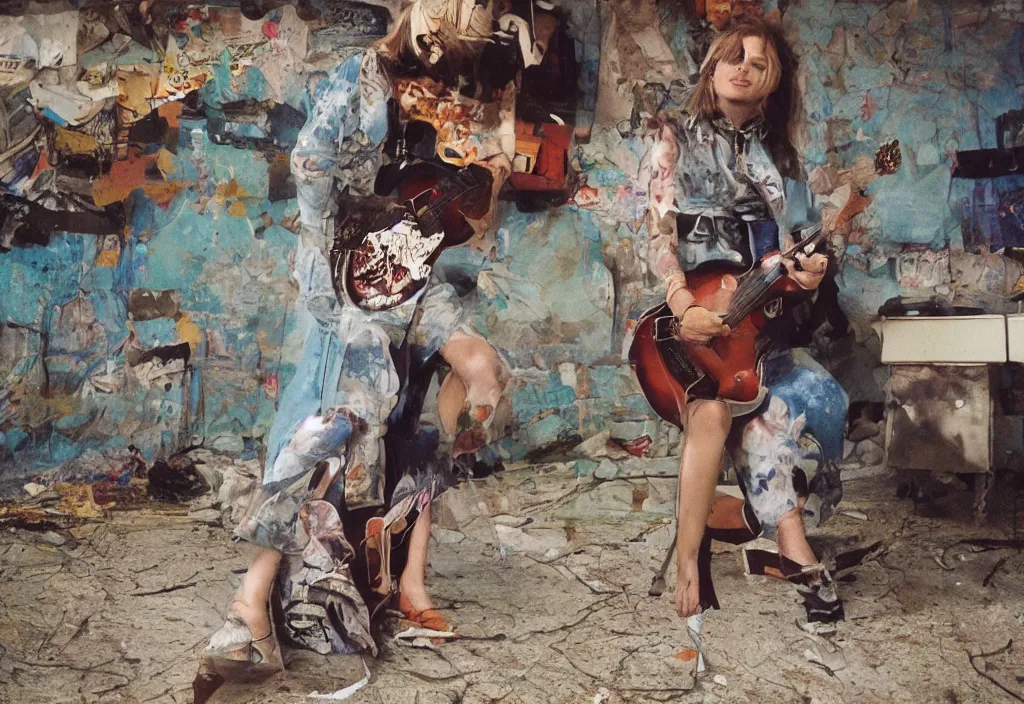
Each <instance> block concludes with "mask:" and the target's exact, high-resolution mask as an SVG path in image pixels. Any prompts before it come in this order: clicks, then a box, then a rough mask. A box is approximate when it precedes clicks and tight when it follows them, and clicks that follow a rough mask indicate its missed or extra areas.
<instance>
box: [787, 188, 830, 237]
mask: <svg viewBox="0 0 1024 704" xmlns="http://www.w3.org/2000/svg"><path fill="white" fill-rule="evenodd" d="M784 181H785V189H786V212H785V215H784V217H783V220H784V222H783V223H782V239H783V242H782V243H781V244H782V245H783V246H784V247H788V246H789V242H790V240H791V238H790V234H789V233H791V232H793V231H794V230H800V229H803V228H805V227H809V226H811V225H816V224H817V223H820V222H821V208H820V207H819V205H818V197H817V196H816V195H814V193H812V192H811V187H810V185H809V184H808V183H807V181H797V180H794V179H790V178H787V179H784Z"/></svg>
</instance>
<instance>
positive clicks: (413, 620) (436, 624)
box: [397, 592, 454, 632]
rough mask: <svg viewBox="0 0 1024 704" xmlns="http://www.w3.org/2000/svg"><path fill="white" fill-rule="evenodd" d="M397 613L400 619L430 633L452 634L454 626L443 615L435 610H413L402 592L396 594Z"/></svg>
mask: <svg viewBox="0 0 1024 704" xmlns="http://www.w3.org/2000/svg"><path fill="white" fill-rule="evenodd" d="M397 597H398V611H399V612H401V614H402V619H403V620H405V621H408V622H409V623H410V624H412V625H415V626H418V627H420V628H426V629H428V630H431V631H441V632H452V630H453V629H454V626H452V623H451V621H449V620H448V617H446V616H445V615H444V614H443V613H441V612H440V611H438V610H437V609H423V610H422V611H419V610H417V609H415V608H413V605H412V602H411V601H409V598H408V597H407V596H406V595H405V594H403V593H402V592H398V594H397Z"/></svg>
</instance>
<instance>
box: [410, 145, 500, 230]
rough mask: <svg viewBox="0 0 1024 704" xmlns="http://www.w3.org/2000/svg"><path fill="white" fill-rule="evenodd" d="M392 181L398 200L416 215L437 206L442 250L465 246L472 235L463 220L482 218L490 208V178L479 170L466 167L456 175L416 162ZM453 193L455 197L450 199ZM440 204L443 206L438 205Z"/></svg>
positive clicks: (432, 165) (486, 173)
mask: <svg viewBox="0 0 1024 704" xmlns="http://www.w3.org/2000/svg"><path fill="white" fill-rule="evenodd" d="M394 178H395V180H396V181H397V182H398V183H397V186H396V189H395V190H396V191H397V194H398V197H399V198H400V199H401V200H403V201H407V202H410V203H412V205H413V210H414V211H415V212H416V213H417V215H419V214H420V213H422V212H424V211H425V210H426V209H435V206H440V207H439V208H437V210H438V212H436V213H435V214H434V215H435V217H436V218H437V221H438V226H439V229H440V230H441V231H442V232H444V242H443V243H442V245H441V248H442V249H447V248H448V247H457V246H459V245H461V244H464V243H465V242H467V241H468V240H469V239H470V238H471V237H472V236H473V234H474V230H473V227H472V226H471V225H470V224H469V222H468V221H467V218H471V219H480V218H482V217H484V216H486V215H487V212H488V209H489V208H490V205H491V184H492V177H491V174H490V172H489V171H487V169H484V168H483V167H479V166H470V167H467V169H466V170H465V171H464V173H462V174H459V172H456V171H454V170H452V169H449V168H445V167H441V166H438V165H435V164H431V163H428V162H418V163H415V164H412V165H410V166H408V167H406V168H405V169H402V170H401V171H399V172H398V173H397V175H396V176H394ZM453 191H455V192H456V193H459V195H457V196H456V197H454V198H452V197H451V196H452V195H453ZM442 200H445V201H447V202H446V203H441V202H440V201H442Z"/></svg>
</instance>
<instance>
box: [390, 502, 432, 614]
mask: <svg viewBox="0 0 1024 704" xmlns="http://www.w3.org/2000/svg"><path fill="white" fill-rule="evenodd" d="M429 547H430V506H427V507H426V508H425V509H423V511H422V512H421V513H420V515H419V517H418V518H417V519H416V522H415V523H414V524H413V526H412V530H411V531H410V533H409V557H408V558H407V559H406V562H405V569H404V570H402V576H401V577H400V578H399V582H398V587H399V589H401V590H402V593H403V594H405V596H406V597H407V598H408V599H409V601H410V602H411V603H412V606H413V608H414V609H416V610H417V611H423V610H424V609H432V608H434V602H433V601H431V600H430V595H429V594H427V585H426V575H427V554H428V550H429Z"/></svg>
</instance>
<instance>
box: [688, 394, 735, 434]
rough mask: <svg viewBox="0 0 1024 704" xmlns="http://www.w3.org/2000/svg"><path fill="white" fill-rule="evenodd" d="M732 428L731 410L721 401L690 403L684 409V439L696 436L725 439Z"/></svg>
mask: <svg viewBox="0 0 1024 704" xmlns="http://www.w3.org/2000/svg"><path fill="white" fill-rule="evenodd" d="M730 427H732V409H730V408H729V405H728V404H726V403H723V402H722V401H706V400H698V401H691V402H690V403H689V404H688V407H687V409H686V437H687V439H689V438H691V437H693V436H694V435H696V434H699V435H708V434H712V433H713V434H714V435H716V436H719V435H720V436H721V437H723V438H724V437H725V435H726V434H728V432H729V428H730Z"/></svg>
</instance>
